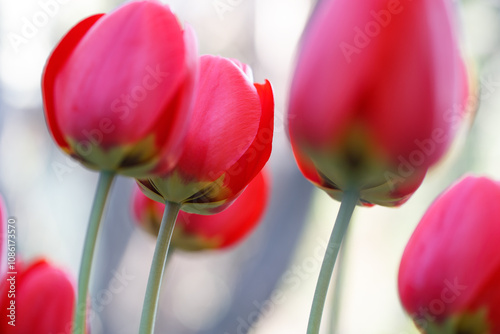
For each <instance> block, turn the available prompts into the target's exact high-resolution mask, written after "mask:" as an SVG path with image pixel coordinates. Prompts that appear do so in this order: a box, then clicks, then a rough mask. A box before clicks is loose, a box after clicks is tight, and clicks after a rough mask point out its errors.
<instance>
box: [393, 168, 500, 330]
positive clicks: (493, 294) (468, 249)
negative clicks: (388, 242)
mask: <svg viewBox="0 0 500 334" xmlns="http://www.w3.org/2000/svg"><path fill="white" fill-rule="evenodd" d="M499 198H500V182H497V181H492V180H490V179H488V178H486V177H473V176H468V177H465V178H464V179H462V180H461V181H459V182H457V183H456V184H455V185H453V186H452V187H451V188H450V189H448V190H447V191H445V192H444V193H443V194H442V195H441V196H439V197H438V198H437V199H436V201H435V202H434V203H433V204H432V205H431V206H430V208H429V209H428V210H427V212H426V214H425V215H424V217H423V218H422V220H421V221H420V223H419V224H418V226H417V228H416V229H415V231H414V232H413V235H412V236H411V238H410V241H409V242H408V244H407V246H406V249H405V251H404V254H403V257H402V260H401V265H400V268H399V295H400V298H401V302H402V303H403V306H404V308H405V309H406V311H407V312H408V313H409V314H410V315H411V317H412V318H413V320H414V321H415V323H416V324H417V326H418V327H420V328H421V329H422V331H423V332H424V333H434V332H435V333H492V334H498V333H500V285H499V284H498V282H500V246H499V243H498V240H500V207H499V206H498V199H499ZM445 328H447V329H446V330H445ZM433 330H434V331H433ZM447 330H448V331H447Z"/></svg>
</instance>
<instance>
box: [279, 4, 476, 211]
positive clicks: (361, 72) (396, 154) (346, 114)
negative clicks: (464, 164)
mask: <svg viewBox="0 0 500 334" xmlns="http://www.w3.org/2000/svg"><path fill="white" fill-rule="evenodd" d="M318 6H319V7H318V8H317V9H316V10H315V12H314V14H313V16H312V18H311V21H310V23H309V26H308V28H307V29H306V31H305V34H304V36H303V41H302V45H301V48H300V51H299V56H298V62H297V67H296V71H295V75H294V78H293V83H292V86H291V92H290V106H289V112H288V128H289V136H290V140H291V144H292V147H293V150H294V154H295V158H296V160H297V163H298V165H299V167H300V169H301V171H302V172H303V173H304V175H305V176H306V177H307V178H308V179H309V180H310V181H311V182H312V183H314V184H315V185H317V186H319V187H321V188H323V189H324V190H325V191H327V192H328V193H329V194H330V195H331V196H332V197H334V198H337V199H339V198H340V197H341V192H342V190H346V188H348V187H354V188H357V190H358V191H360V196H361V201H362V202H364V203H372V204H380V205H385V206H394V205H399V204H402V203H403V202H405V201H406V200H407V199H408V198H409V197H410V196H411V194H412V193H413V192H414V191H415V190H416V189H417V188H418V187H419V185H420V183H421V182H422V180H423V178H424V176H425V174H426V171H427V169H428V168H429V167H430V166H431V165H432V164H434V163H435V162H436V161H437V160H438V159H439V158H440V157H441V156H442V155H443V153H444V152H445V151H446V149H447V148H448V146H449V144H450V141H451V140H452V139H453V135H454V133H455V129H456V126H457V120H458V119H459V118H460V117H459V114H460V113H461V112H462V109H463V108H459V107H457V105H459V104H460V103H461V102H463V100H464V99H465V98H466V92H467V89H465V87H466V82H464V78H465V76H464V72H463V64H462V61H461V60H460V57H459V56H458V55H459V52H458V47H457V43H456V41H455V36H454V34H453V31H452V27H451V23H450V17H451V11H450V8H448V3H447V1H445V0H422V1H413V2H400V1H398V0H390V1H385V0H370V1H362V2H358V1H350V0H325V1H321V2H320V3H319V5H318Z"/></svg>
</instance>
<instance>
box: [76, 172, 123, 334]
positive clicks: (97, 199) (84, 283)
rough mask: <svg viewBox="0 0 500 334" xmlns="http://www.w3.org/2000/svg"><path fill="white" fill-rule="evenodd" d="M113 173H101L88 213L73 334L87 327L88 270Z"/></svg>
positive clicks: (90, 266)
mask: <svg viewBox="0 0 500 334" xmlns="http://www.w3.org/2000/svg"><path fill="white" fill-rule="evenodd" d="M114 177H115V173H114V172H111V171H101V173H100V175H99V181H98V182H97V190H96V193H95V196H94V203H93V204H92V210H91V212H90V218H89V224H88V226H87V234H86V235H85V241H84V245H83V254H82V262H81V263H80V273H79V278H78V299H77V304H76V309H75V324H74V326H73V333H74V334H83V333H86V332H87V331H86V326H87V316H86V313H87V312H86V311H87V295H88V291H89V281H90V270H91V268H92V259H93V257H94V250H95V244H96V240H97V234H98V232H99V226H100V223H101V218H102V213H103V211H104V205H105V204H106V198H107V197H108V193H109V189H110V188H111V184H112V183H113V179H114Z"/></svg>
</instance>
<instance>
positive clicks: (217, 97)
mask: <svg viewBox="0 0 500 334" xmlns="http://www.w3.org/2000/svg"><path fill="white" fill-rule="evenodd" d="M249 73H250V71H249V68H248V67H244V66H243V65H241V64H240V63H238V64H236V63H235V62H233V61H231V60H229V59H225V58H221V57H215V56H208V55H207V56H202V57H201V58H200V72H199V79H198V81H199V85H198V87H197V89H196V92H195V102H194V110H193V116H192V119H191V124H190V128H189V130H188V135H187V138H186V140H185V146H184V151H183V153H182V156H181V158H180V159H179V162H178V163H177V165H176V166H175V168H174V170H173V171H172V172H170V173H168V174H165V175H162V176H161V177H152V178H149V179H144V180H139V181H138V184H139V186H140V187H141V189H142V190H143V191H144V193H145V194H146V195H147V196H148V197H150V198H152V199H154V200H156V201H159V202H162V203H165V202H166V201H170V202H175V203H181V204H182V210H183V211H188V212H191V213H200V214H207V213H216V212H218V211H221V210H223V209H224V208H225V207H226V206H227V205H229V203H230V202H231V201H232V200H234V199H235V198H236V196H237V195H238V194H239V193H240V192H241V191H242V190H243V189H244V188H245V187H246V186H247V184H248V183H249V182H250V181H251V180H252V179H253V178H254V177H255V176H256V175H257V174H258V173H259V171H260V170H261V169H262V167H263V166H264V165H265V164H266V162H267V160H268V159H269V155H270V154H271V144H272V137H273V110H274V101H273V92H272V88H271V85H270V83H269V82H268V81H266V83H265V84H262V85H261V84H253V82H252V81H251V78H250V76H249V75H248V74H249Z"/></svg>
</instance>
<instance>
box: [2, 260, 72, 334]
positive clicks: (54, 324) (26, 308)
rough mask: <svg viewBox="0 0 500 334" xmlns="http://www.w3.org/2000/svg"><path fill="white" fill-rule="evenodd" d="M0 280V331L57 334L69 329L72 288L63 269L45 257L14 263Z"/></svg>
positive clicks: (23, 333) (19, 333)
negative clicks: (9, 272) (34, 260)
mask: <svg viewBox="0 0 500 334" xmlns="http://www.w3.org/2000/svg"><path fill="white" fill-rule="evenodd" d="M16 269H17V274H16V275H15V276H11V275H9V274H7V275H3V276H2V278H1V280H2V281H1V282H0V309H1V312H0V313H1V314H2V321H0V333H2V334H27V333H37V334H52V333H53V334H59V333H69V332H70V330H71V324H72V322H71V321H72V317H73V310H74V303H75V288H74V282H73V280H72V279H71V278H70V276H69V275H68V274H66V273H65V272H64V271H62V270H60V269H58V268H55V267H54V266H52V265H51V264H49V263H48V262H47V261H45V260H39V261H37V262H34V263H33V264H31V265H30V266H27V267H26V266H25V265H24V264H22V263H17V264H16Z"/></svg>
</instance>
